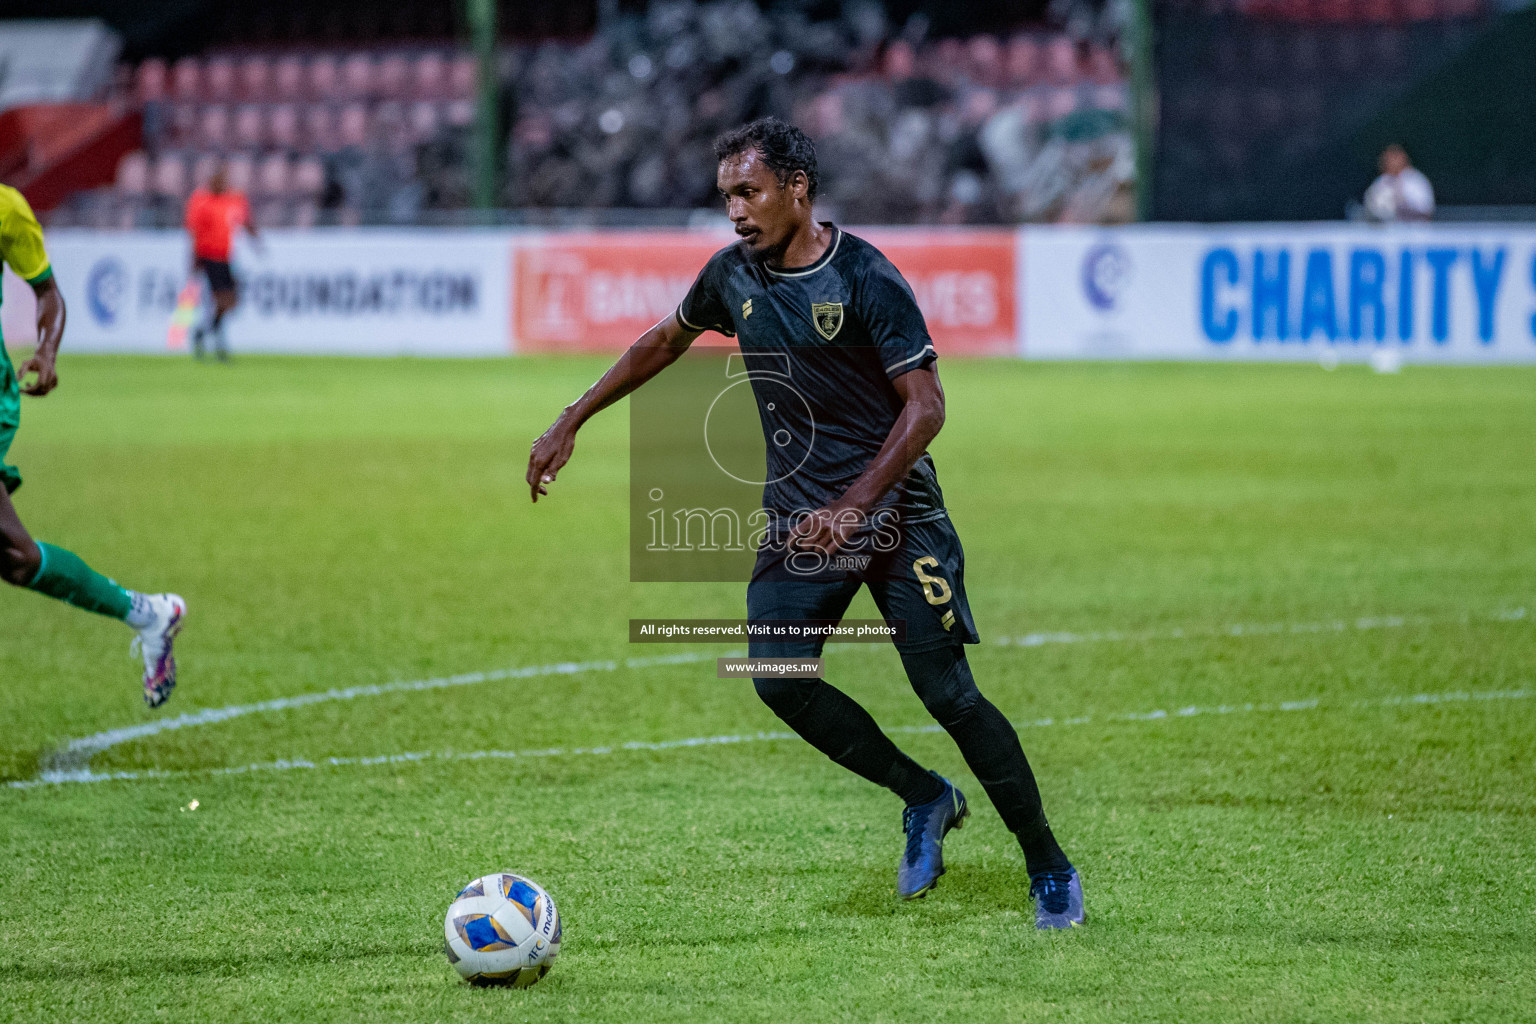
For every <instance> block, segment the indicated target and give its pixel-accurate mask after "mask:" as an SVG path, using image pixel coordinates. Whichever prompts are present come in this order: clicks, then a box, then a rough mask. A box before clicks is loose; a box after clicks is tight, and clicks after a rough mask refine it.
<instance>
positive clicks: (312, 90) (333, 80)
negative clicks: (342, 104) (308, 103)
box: [305, 53, 341, 100]
mask: <svg viewBox="0 0 1536 1024" xmlns="http://www.w3.org/2000/svg"><path fill="white" fill-rule="evenodd" d="M305 70H306V72H307V74H306V75H305V79H306V87H307V89H308V90H309V95H310V96H311V97H313V98H314V99H317V100H334V99H336V97H337V96H338V95H340V89H341V71H340V69H339V68H338V67H337V65H336V56H335V55H334V54H330V53H321V54H317V55H316V56H315V57H314V59H313V60H311V61H310V62H309V67H308V68H306V69H305Z"/></svg>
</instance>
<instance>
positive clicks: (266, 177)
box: [251, 153, 291, 196]
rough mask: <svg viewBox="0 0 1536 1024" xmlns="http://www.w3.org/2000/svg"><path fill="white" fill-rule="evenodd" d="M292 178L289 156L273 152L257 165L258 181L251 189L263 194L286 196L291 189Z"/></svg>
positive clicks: (257, 193)
mask: <svg viewBox="0 0 1536 1024" xmlns="http://www.w3.org/2000/svg"><path fill="white" fill-rule="evenodd" d="M290 179H291V174H290V172H289V165H288V158H287V157H286V156H284V155H283V154H281V153H273V154H271V155H270V156H267V157H264V158H263V159H262V161H261V163H259V164H257V165H256V181H255V183H254V185H253V187H252V189H251V191H252V192H253V193H254V194H256V195H262V196H285V195H287V194H288V193H289V191H290Z"/></svg>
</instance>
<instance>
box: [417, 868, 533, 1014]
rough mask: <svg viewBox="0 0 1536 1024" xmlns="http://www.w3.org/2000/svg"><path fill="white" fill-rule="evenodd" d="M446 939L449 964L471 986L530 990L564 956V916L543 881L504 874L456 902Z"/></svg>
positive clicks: (480, 881) (473, 885)
mask: <svg viewBox="0 0 1536 1024" xmlns="http://www.w3.org/2000/svg"><path fill="white" fill-rule="evenodd" d="M443 938H444V946H443V949H444V952H446V953H447V954H448V962H449V963H450V964H452V965H453V969H454V970H456V971H458V972H459V974H460V975H461V976H462V977H464V978H465V980H467V981H468V982H469V983H470V984H472V985H510V986H512V987H513V988H527V987H528V986H529V985H532V984H533V983H534V982H536V981H538V980H539V979H540V978H542V977H544V975H546V974H548V973H549V969H550V968H551V967H552V966H554V963H555V957H557V956H559V955H560V912H559V911H558V910H556V909H555V901H554V900H553V899H551V898H550V895H549V893H547V892H545V891H544V890H543V888H541V887H540V886H539V884H538V883H537V882H534V881H532V880H531V879H527V878H524V877H523V876H522V875H514V874H511V873H509V872H505V871H499V872H497V873H496V874H494V875H486V876H485V877H484V878H477V879H475V880H474V881H473V882H470V883H469V884H468V885H466V886H465V887H464V888H463V890H462V891H461V892H460V893H459V894H458V895H457V896H455V897H454V898H453V905H452V906H450V907H449V908H448V916H447V917H446V918H444V920H443Z"/></svg>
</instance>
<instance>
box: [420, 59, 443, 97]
mask: <svg viewBox="0 0 1536 1024" xmlns="http://www.w3.org/2000/svg"><path fill="white" fill-rule="evenodd" d="M411 78H412V85H413V87H414V88H413V95H415V96H416V97H417V98H418V99H424V100H435V99H441V98H442V97H443V96H444V95H446V93H447V91H448V68H447V65H446V64H445V63H444V61H443V55H442V54H440V53H423V54H421V55H420V56H418V57H417V58H416V61H415V63H414V65H412V67H411Z"/></svg>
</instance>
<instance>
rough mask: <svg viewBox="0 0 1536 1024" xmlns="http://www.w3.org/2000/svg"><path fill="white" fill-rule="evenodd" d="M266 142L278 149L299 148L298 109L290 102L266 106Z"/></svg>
mask: <svg viewBox="0 0 1536 1024" xmlns="http://www.w3.org/2000/svg"><path fill="white" fill-rule="evenodd" d="M267 144H268V145H270V146H275V147H277V148H278V149H287V150H295V149H298V148H299V145H300V144H299V109H298V107H296V106H294V105H293V104H292V103H279V104H276V105H275V106H272V107H269V108H267Z"/></svg>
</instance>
